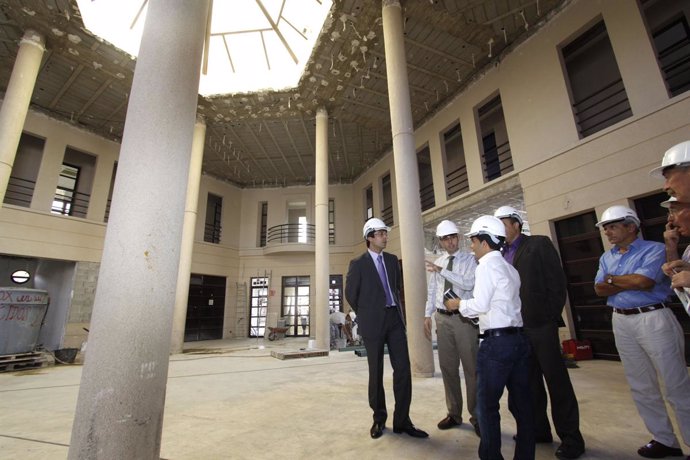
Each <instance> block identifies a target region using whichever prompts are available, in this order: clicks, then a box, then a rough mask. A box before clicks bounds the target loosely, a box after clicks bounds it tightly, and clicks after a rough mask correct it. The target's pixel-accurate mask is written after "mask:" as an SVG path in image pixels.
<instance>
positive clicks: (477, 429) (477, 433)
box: [474, 423, 482, 438]
mask: <svg viewBox="0 0 690 460" xmlns="http://www.w3.org/2000/svg"><path fill="white" fill-rule="evenodd" d="M474 432H475V434H476V435H477V436H479V437H480V438H481V437H482V434H481V432H480V431H479V423H475V425H474Z"/></svg>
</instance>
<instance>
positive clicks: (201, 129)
mask: <svg viewBox="0 0 690 460" xmlns="http://www.w3.org/2000/svg"><path fill="white" fill-rule="evenodd" d="M205 142H206V123H204V121H203V120H199V119H198V120H197V122H196V124H195V125H194V140H193V141H192V162H191V164H190V165H189V178H188V180H187V201H186V203H185V206H184V224H183V227H182V247H181V249H180V268H179V269H178V271H177V290H176V291H175V313H174V316H173V332H172V342H171V344H170V353H182V348H183V346H184V328H185V322H186V320H187V299H188V297H189V274H190V273H191V270H192V252H193V250H194V228H195V226H196V220H197V215H198V212H197V208H198V203H199V183H200V182H201V163H202V160H203V158H204V143H205Z"/></svg>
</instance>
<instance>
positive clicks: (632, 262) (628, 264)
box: [595, 238, 672, 308]
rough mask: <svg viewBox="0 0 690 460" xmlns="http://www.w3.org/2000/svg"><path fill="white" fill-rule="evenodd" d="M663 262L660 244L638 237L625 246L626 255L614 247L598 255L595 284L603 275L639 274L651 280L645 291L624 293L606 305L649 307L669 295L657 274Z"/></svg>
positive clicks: (667, 284)
mask: <svg viewBox="0 0 690 460" xmlns="http://www.w3.org/2000/svg"><path fill="white" fill-rule="evenodd" d="M664 262H666V251H665V248H664V245H663V244H662V243H657V242H655V241H646V240H643V239H642V238H638V239H636V240H635V241H633V242H632V243H631V244H630V246H628V252H626V253H625V254H621V253H620V252H619V247H618V246H614V247H613V248H611V249H610V250H608V251H606V252H605V253H604V254H602V256H601V258H600V259H599V270H598V271H597V276H596V278H595V282H596V283H603V282H604V276H605V275H614V276H618V275H632V274H637V275H642V276H646V277H647V278H650V279H652V280H654V282H655V284H654V287H653V288H652V289H651V290H649V291H637V290H627V291H622V292H619V293H618V294H614V295H611V296H609V297H608V299H607V300H606V304H607V305H609V306H611V307H616V308H633V307H643V306H645V305H652V304H655V303H660V302H663V301H665V300H666V298H667V297H668V296H670V295H671V292H672V291H671V284H670V281H669V279H668V277H666V275H664V272H662V271H661V265H662V264H663V263H664Z"/></svg>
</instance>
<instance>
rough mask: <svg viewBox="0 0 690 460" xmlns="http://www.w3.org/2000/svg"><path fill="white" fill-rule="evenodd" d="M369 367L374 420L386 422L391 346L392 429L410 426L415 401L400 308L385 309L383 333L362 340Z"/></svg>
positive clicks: (370, 400) (405, 334) (370, 397)
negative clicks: (385, 368) (386, 373)
mask: <svg viewBox="0 0 690 460" xmlns="http://www.w3.org/2000/svg"><path fill="white" fill-rule="evenodd" d="M363 338H364V348H366V350H367V363H368V364H369V407H371V410H373V411H374V421H375V422H379V423H385V422H386V419H387V418H388V411H387V410H386V393H385V391H384V389H383V364H384V354H383V352H384V345H388V356H390V360H391V366H393V395H394V396H395V412H394V413H393V426H394V427H398V428H404V427H406V426H408V425H410V424H411V423H412V422H410V402H411V401H412V373H411V372H410V355H409V352H408V350H407V333H406V332H405V325H404V324H403V322H402V319H401V318H400V313H399V312H398V308H397V307H396V308H389V309H387V310H386V317H385V320H384V323H383V327H382V328H381V331H380V333H379V334H377V335H376V336H372V337H363Z"/></svg>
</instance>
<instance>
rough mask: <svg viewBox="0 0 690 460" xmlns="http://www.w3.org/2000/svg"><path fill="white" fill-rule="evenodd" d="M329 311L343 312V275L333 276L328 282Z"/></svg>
mask: <svg viewBox="0 0 690 460" xmlns="http://www.w3.org/2000/svg"><path fill="white" fill-rule="evenodd" d="M328 309H329V310H331V311H333V310H334V311H343V275H331V276H330V278H329V280H328Z"/></svg>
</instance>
